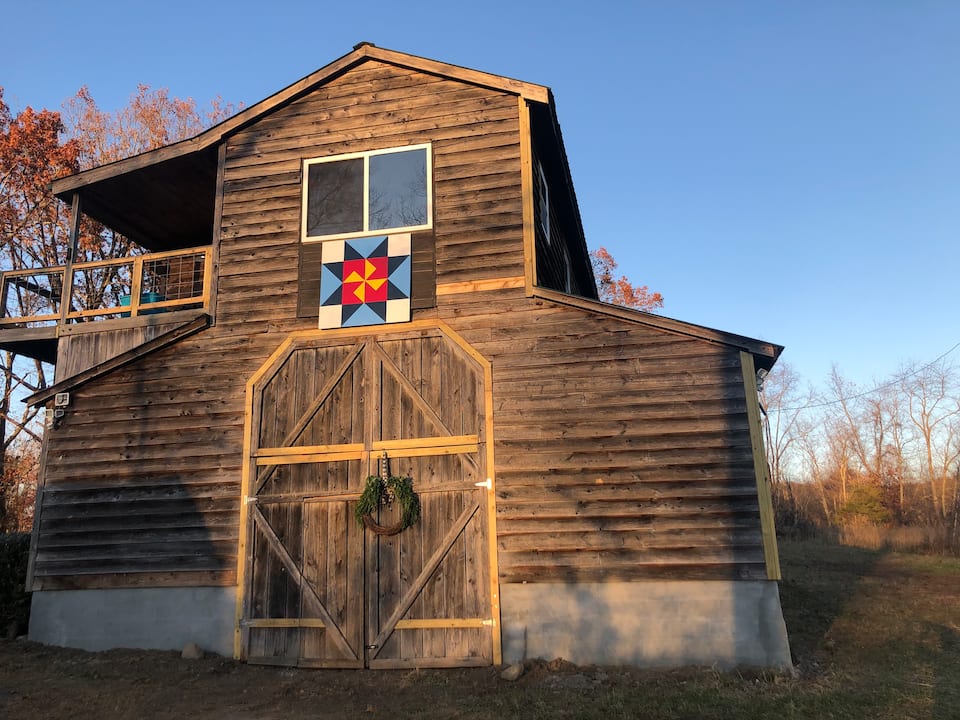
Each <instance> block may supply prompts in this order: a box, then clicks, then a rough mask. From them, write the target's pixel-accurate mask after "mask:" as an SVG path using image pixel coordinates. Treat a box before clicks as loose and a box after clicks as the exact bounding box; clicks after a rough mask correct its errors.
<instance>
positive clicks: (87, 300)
mask: <svg viewBox="0 0 960 720" xmlns="http://www.w3.org/2000/svg"><path fill="white" fill-rule="evenodd" d="M211 262H212V256H211V252H210V248H209V247H201V248H191V249H189V250H174V251H172V252H163V253H153V254H150V255H136V256H133V257H123V258H115V259H111V260H97V261H95V262H85V263H76V264H74V265H72V266H70V267H69V268H67V267H64V266H62V265H60V266H56V267H46V268H34V269H29V270H8V271H6V272H4V273H3V274H2V275H0V288H2V289H0V311H2V315H0V327H4V326H16V327H43V326H45V325H51V324H55V323H59V322H63V323H79V322H92V321H97V320H111V319H116V318H125V317H137V316H140V315H153V314H157V313H165V312H170V311H173V310H185V309H191V308H205V307H207V306H208V305H209V300H210V265H211ZM65 275H69V277H68V278H66V281H65ZM64 309H66V311H64Z"/></svg>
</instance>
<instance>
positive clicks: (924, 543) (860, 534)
mask: <svg viewBox="0 0 960 720" xmlns="http://www.w3.org/2000/svg"><path fill="white" fill-rule="evenodd" d="M839 538H840V542H841V544H843V545H852V546H853V547H859V548H866V549H868V550H894V551H896V552H903V553H932V554H936V555H947V554H949V552H950V547H951V544H952V543H951V537H950V531H949V529H948V528H946V527H944V526H936V525H904V526H896V527H883V526H878V525H872V524H870V523H851V524H848V525H844V526H842V527H841V528H840V530H839Z"/></svg>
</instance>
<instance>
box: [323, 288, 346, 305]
mask: <svg viewBox="0 0 960 720" xmlns="http://www.w3.org/2000/svg"><path fill="white" fill-rule="evenodd" d="M342 302H343V285H337V289H336V290H334V291H333V292H332V293H330V297H328V298H327V299H326V300H324V301H323V302H322V303H320V304H321V305H339V304H340V303H342Z"/></svg>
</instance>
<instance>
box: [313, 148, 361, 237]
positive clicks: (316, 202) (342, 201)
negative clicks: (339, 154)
mask: <svg viewBox="0 0 960 720" xmlns="http://www.w3.org/2000/svg"><path fill="white" fill-rule="evenodd" d="M307 172H308V175H307V236H308V237H317V236H319V235H335V234H337V233H350V232H359V231H361V230H363V158H354V159H352V160H337V161H336V162H325V163H314V164H313V165H309V166H308V170H307Z"/></svg>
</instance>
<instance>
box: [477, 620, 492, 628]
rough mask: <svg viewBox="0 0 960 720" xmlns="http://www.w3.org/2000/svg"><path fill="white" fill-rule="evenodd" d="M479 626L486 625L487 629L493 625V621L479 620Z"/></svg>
mask: <svg viewBox="0 0 960 720" xmlns="http://www.w3.org/2000/svg"><path fill="white" fill-rule="evenodd" d="M480 624H481V625H486V626H487V627H490V626H492V625H493V620H481V621H480Z"/></svg>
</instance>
